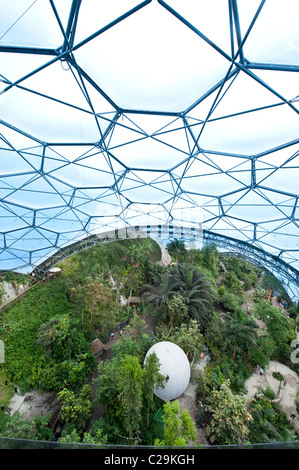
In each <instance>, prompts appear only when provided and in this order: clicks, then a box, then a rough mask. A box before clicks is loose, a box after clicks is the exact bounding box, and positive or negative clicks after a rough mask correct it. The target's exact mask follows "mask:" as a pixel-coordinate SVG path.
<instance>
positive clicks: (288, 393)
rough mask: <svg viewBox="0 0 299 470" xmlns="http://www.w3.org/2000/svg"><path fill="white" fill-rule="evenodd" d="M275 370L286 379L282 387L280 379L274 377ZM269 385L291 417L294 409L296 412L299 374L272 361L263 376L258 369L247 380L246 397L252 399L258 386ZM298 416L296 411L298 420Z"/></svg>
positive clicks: (263, 388) (263, 387) (264, 386)
mask: <svg viewBox="0 0 299 470" xmlns="http://www.w3.org/2000/svg"><path fill="white" fill-rule="evenodd" d="M273 372H279V373H280V374H281V375H282V376H283V377H284V379H285V385H284V386H283V387H282V388H281V389H280V381H279V380H277V379H276V378H274V377H273V375H272V374H273ZM267 385H268V386H270V387H271V388H272V390H273V391H274V392H275V394H276V395H277V396H278V399H277V401H278V402H279V403H280V405H281V407H282V409H283V411H284V412H285V413H286V414H287V416H288V418H289V417H290V415H291V413H292V412H293V411H295V412H296V404H295V397H296V391H297V388H298V386H299V376H298V374H296V372H294V371H293V370H292V369H290V368H289V367H287V366H285V365H284V364H281V363H279V362H275V361H270V363H269V366H268V367H267V368H266V370H265V372H264V374H263V375H262V376H261V375H260V374H259V371H256V372H254V374H252V376H251V377H249V379H247V380H246V382H245V388H246V390H247V395H246V399H247V400H248V401H250V400H251V399H252V398H253V397H254V395H255V394H256V392H257V390H258V388H261V389H262V390H265V389H266V388H267ZM298 418H299V417H298V413H297V412H296V419H297V420H298Z"/></svg>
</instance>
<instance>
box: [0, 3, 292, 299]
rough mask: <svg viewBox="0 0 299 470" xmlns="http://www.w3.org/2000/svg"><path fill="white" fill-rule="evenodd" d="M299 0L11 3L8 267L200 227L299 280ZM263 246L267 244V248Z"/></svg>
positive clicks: (7, 6)
mask: <svg viewBox="0 0 299 470" xmlns="http://www.w3.org/2000/svg"><path fill="white" fill-rule="evenodd" d="M298 13H299V6H298V2H297V1H296V0H285V1H284V2H283V3H282V2H280V1H279V0H271V1H270V0H250V1H248V0H227V1H224V0H200V1H199V0H188V1H185V2H183V1H179V0H169V1H167V2H165V1H162V0H146V1H143V2H141V1H138V0H111V1H105V2H104V1H100V0H10V1H9V2H1V6H0V93H1V95H0V106H1V121H0V269H2V270H14V271H20V272H30V271H31V270H34V269H37V268H38V267H39V266H41V264H42V263H43V262H45V260H47V259H49V257H51V256H55V253H57V252H61V250H63V249H65V248H66V247H68V246H70V245H72V244H74V243H80V242H81V241H82V240H84V239H86V238H87V237H90V236H97V235H98V234H99V233H102V232H105V231H107V230H108V231H109V230H113V229H118V228H123V227H132V226H134V227H135V226H146V227H148V226H149V225H153V224H157V225H159V226H160V225H161V226H164V225H165V224H169V223H171V224H173V223H177V225H178V226H180V225H181V226H182V227H184V226H186V225H187V226H189V227H190V224H191V225H192V223H196V224H197V225H200V227H201V229H202V234H203V239H204V240H205V239H209V240H210V239H213V237H214V239H215V240H217V241H219V240H220V241H221V242H222V243H223V246H224V247H225V249H229V248H227V247H228V246H233V247H234V249H236V250H239V249H242V250H243V251H246V252H248V253H251V254H252V253H253V257H255V259H265V260H266V261H267V262H268V261H269V260H270V264H271V263H272V268H273V269H272V268H271V270H273V271H274V272H275V270H277V271H278V272H279V273H280V274H282V276H283V277H284V279H286V280H287V283H288V284H289V285H290V286H291V288H292V289H293V292H295V290H296V287H297V285H298V272H299V271H298V269H299V265H298V175H299V172H298V158H299V157H298V151H299V139H298V137H299V136H298V130H299V116H298V113H299V105H298V95H299V90H298V72H299V54H298V44H299V37H298V36H299V32H298V25H297V23H298ZM255 250H257V251H255Z"/></svg>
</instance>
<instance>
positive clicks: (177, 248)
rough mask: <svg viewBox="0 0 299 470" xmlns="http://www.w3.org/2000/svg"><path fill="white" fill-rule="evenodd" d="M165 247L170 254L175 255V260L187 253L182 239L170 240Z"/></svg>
mask: <svg viewBox="0 0 299 470" xmlns="http://www.w3.org/2000/svg"><path fill="white" fill-rule="evenodd" d="M166 248H167V251H168V252H169V253H170V254H171V255H173V256H175V259H176V261H177V260H178V257H179V256H180V255H185V254H186V253H187V250H186V247H185V243H184V242H183V240H179V239H178V238H175V239H174V240H171V241H170V242H169V243H168V244H167V246H166Z"/></svg>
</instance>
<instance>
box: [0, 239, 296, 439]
mask: <svg viewBox="0 0 299 470" xmlns="http://www.w3.org/2000/svg"><path fill="white" fill-rule="evenodd" d="M167 249H168V251H169V253H170V254H171V256H172V264H171V265H169V266H164V265H162V263H161V262H160V260H161V248H160V246H159V245H158V244H157V243H156V242H154V241H153V240H149V239H138V240H121V241H118V242H115V243H105V244H102V245H99V246H96V247H94V248H90V249H87V250H84V251H82V252H79V253H77V254H76V255H73V256H72V257H70V258H67V259H66V260H64V261H63V262H61V263H60V265H59V267H60V268H61V274H60V276H58V277H56V278H53V279H51V280H50V281H49V282H41V283H38V284H36V285H33V286H32V287H31V289H30V290H29V292H28V294H27V295H26V296H25V297H24V298H23V299H22V300H20V301H18V302H17V303H14V304H12V305H11V306H10V307H9V308H6V309H3V311H2V313H1V315H0V339H1V340H2V341H3V342H4V344H5V364H2V367H1V369H0V401H1V404H2V410H1V411H0V437H6V438H7V437H10V438H18V439H29V440H40V441H47V440H53V439H56V438H57V439H58V441H59V442H60V443H73V444H74V445H75V444H76V445H83V444H85V445H87V444H92V445H128V446H130V445H148V446H177V445H179V446H185V445H199V444H200V442H201V440H200V439H199V433H198V432H199V430H201V435H202V433H203V434H204V435H205V436H206V440H207V442H208V443H209V445H217V444H218V445H232V444H234V445H244V444H249V443H250V444H255V443H261V442H278V441H286V440H288V441H294V442H295V441H296V440H298V437H297V436H296V435H295V433H294V428H293V427H292V424H291V423H290V422H289V420H288V417H287V416H286V414H285V412H284V411H283V410H282V408H281V407H280V405H279V403H277V400H276V396H275V393H274V392H273V390H269V389H266V390H259V393H258V394H257V395H256V396H255V397H254V399H253V400H252V401H251V402H250V403H247V402H246V400H245V397H246V389H245V382H246V380H247V379H248V378H249V377H250V376H251V375H252V374H253V372H254V370H255V369H256V367H257V365H262V366H263V367H264V368H266V367H267V365H268V364H269V362H270V360H276V361H279V362H281V363H283V364H285V365H287V366H288V367H290V368H292V369H293V370H294V371H295V372H297V373H299V366H298V364H294V363H292V362H291V361H290V357H291V352H292V348H291V342H292V340H293V339H294V338H295V337H296V326H297V324H298V311H299V310H298V305H297V304H295V303H293V302H292V301H291V299H289V298H288V296H287V293H286V291H285V289H284V288H283V285H282V284H281V283H279V282H278V280H277V279H276V278H274V276H273V275H272V274H270V273H267V272H262V270H261V269H259V268H258V267H256V266H254V265H252V264H250V263H249V262H246V261H245V260H244V259H242V258H240V257H236V256H228V255H225V254H222V255H220V253H219V252H218V250H217V248H216V246H215V245H213V244H210V245H206V246H204V247H203V248H201V249H191V250H187V249H186V247H185V244H184V243H183V242H182V241H181V240H172V241H171V242H170V243H169V245H168V246H167ZM15 276H16V274H15V273H11V274H10V273H6V277H5V279H7V280H9V279H10V280H14V279H15ZM3 279H4V278H3ZM25 280H26V279H25ZM25 280H24V282H25ZM28 281H29V280H28ZM274 288H275V291H277V292H278V297H279V301H281V300H284V301H285V302H287V305H288V308H287V309H283V310H282V309H279V308H277V307H275V306H274V305H273V304H272V302H271V295H269V291H270V292H272V291H273V289H274ZM1 292H2V291H1ZM130 299H135V303H131V302H130ZM248 301H250V308H248V306H247V307H246V305H247V304H248ZM261 325H262V326H261ZM120 329H124V331H125V334H123V335H121V336H120V335H119V334H118V333H117V332H119V330H120ZM111 332H115V333H117V334H116V335H117V340H116V341H114V345H113V346H112V347H111V349H110V350H109V354H106V355H105V353H104V355H103V357H105V360H102V356H99V357H96V356H95V354H94V353H93V352H92V350H91V347H90V344H91V342H92V341H94V340H99V341H100V342H102V344H106V343H107V341H108V339H109V338H110V333H111ZM110 341H111V340H110ZM159 341H171V342H174V343H175V344H177V345H178V346H180V347H181V348H182V350H183V351H184V352H185V354H186V356H187V358H188V360H189V362H190V366H191V368H192V381H194V383H195V386H196V401H195V406H196V408H197V415H196V417H195V416H193V415H192V416H191V412H189V410H188V409H181V407H180V402H179V400H175V401H171V402H166V403H164V402H163V401H162V400H160V399H159V398H158V397H157V396H156V395H155V393H154V392H155V387H156V386H160V387H163V386H165V384H166V383H167V380H168V377H166V376H164V375H163V374H161V372H160V363H159V359H158V358H157V356H156V355H155V354H153V355H151V356H149V359H148V360H147V361H146V362H145V361H144V359H145V356H146V353H147V351H148V350H149V349H150V347H151V346H152V345H153V344H155V343H156V342H159ZM204 353H206V354H208V356H206V357H208V359H209V361H208V362H207V363H206V365H205V368H204V369H202V370H200V371H197V369H196V368H194V367H195V366H196V364H201V361H202V357H203V354H204ZM15 385H17V386H18V388H19V390H20V392H21V393H25V392H27V391H31V390H39V391H41V392H50V393H51V394H53V395H54V396H56V397H57V399H58V400H59V403H60V410H59V420H60V421H59V422H60V423H61V426H62V433H61V434H60V435H59V436H58V437H57V436H56V435H55V433H54V430H53V419H52V416H51V415H46V416H38V415H37V416H35V418H34V421H32V422H31V421H30V422H28V421H26V419H23V418H22V417H21V416H20V415H19V414H18V413H14V414H13V415H10V414H9V413H8V412H7V409H8V406H9V402H10V399H11V397H12V395H13V387H14V386H15ZM298 393H299V392H297V398H296V403H297V411H299V405H298V402H299V400H298ZM99 415H100V417H98V416H99Z"/></svg>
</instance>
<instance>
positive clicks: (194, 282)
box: [173, 263, 215, 328]
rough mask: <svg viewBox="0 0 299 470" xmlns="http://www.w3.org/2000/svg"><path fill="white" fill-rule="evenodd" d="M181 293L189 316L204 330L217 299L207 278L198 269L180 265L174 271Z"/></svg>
mask: <svg viewBox="0 0 299 470" xmlns="http://www.w3.org/2000/svg"><path fill="white" fill-rule="evenodd" d="M173 275H174V278H175V279H176V280H177V282H178V284H179V293H180V294H181V295H182V297H183V298H184V301H185V303H186V305H187V307H188V314H189V315H190V316H191V317H192V318H194V319H195V320H197V321H198V322H199V323H200V325H201V327H202V328H204V326H205V324H206V322H207V320H208V318H209V313H210V309H211V306H212V303H213V300H214V299H215V291H214V288H213V285H212V283H211V282H210V281H209V279H208V278H207V276H206V275H205V274H204V273H202V272H201V271H199V270H198V269H197V268H196V267H190V266H189V265H188V264H185V263H179V264H178V265H177V266H175V267H174V269H173Z"/></svg>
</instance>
